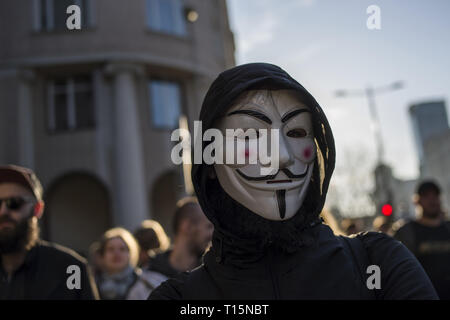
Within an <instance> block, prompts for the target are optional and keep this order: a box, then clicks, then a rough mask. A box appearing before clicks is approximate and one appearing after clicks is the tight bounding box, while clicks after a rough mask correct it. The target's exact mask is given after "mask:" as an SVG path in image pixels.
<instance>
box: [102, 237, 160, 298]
mask: <svg viewBox="0 0 450 320" xmlns="http://www.w3.org/2000/svg"><path fill="white" fill-rule="evenodd" d="M98 252H99V255H100V259H101V263H102V269H103V270H102V272H101V273H100V274H98V275H97V279H96V281H97V286H98V290H99V293H100V298H101V299H104V300H123V299H127V300H144V299H147V297H148V296H149V294H150V292H151V291H152V290H153V289H154V288H156V287H157V286H158V285H159V284H160V283H161V282H163V281H165V280H166V279H167V278H166V277H165V276H163V275H161V274H160V273H157V272H152V271H147V270H146V271H143V270H141V269H139V268H138V267H137V263H138V260H139V245H138V243H137V241H136V239H135V238H134V237H133V235H132V234H131V233H130V232H129V231H127V230H126V229H123V228H113V229H110V230H108V231H106V232H105V233H104V234H103V236H102V238H101V239H100V241H99V247H98Z"/></svg>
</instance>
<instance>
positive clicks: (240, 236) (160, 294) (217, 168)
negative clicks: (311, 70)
mask: <svg viewBox="0 0 450 320" xmlns="http://www.w3.org/2000/svg"><path fill="white" fill-rule="evenodd" d="M200 120H201V121H202V126H203V130H208V129H210V128H217V129H219V130H220V131H221V132H222V133H224V135H225V140H227V139H229V138H230V137H229V136H228V133H227V131H226V129H239V128H242V129H243V130H247V129H255V130H257V131H258V132H261V133H262V132H263V130H261V129H267V130H274V129H276V130H275V131H270V132H271V135H272V134H275V133H276V132H278V134H279V137H278V140H276V139H275V140H274V141H275V143H274V142H271V148H272V149H273V150H276V146H277V145H276V142H279V143H278V151H279V152H278V155H279V157H278V158H277V157H273V158H271V159H270V163H269V164H268V163H267V162H264V163H263V161H262V160H261V159H260V158H259V157H260V154H259V153H258V162H257V163H256V164H255V163H254V162H253V163H252V162H250V161H247V160H250V157H251V156H252V153H253V152H255V150H254V149H252V146H251V143H250V142H251V140H252V139H255V138H256V139H257V140H259V139H260V138H261V136H260V135H256V137H255V136H253V137H252V136H246V135H244V136H242V135H239V134H238V135H237V136H235V137H234V136H233V137H231V140H233V139H234V140H235V141H237V140H239V139H242V140H243V141H245V144H244V146H245V148H241V149H239V147H238V151H237V154H239V152H241V153H243V154H245V158H246V162H245V164H242V163H241V164H239V162H237V163H234V162H233V163H228V162H225V163H224V164H222V163H223V162H222V163H220V161H219V162H215V163H213V164H206V162H202V163H200V164H199V163H195V162H194V165H193V168H192V181H193V184H194V188H195V191H196V194H197V197H198V200H199V203H200V205H201V207H202V209H203V211H204V213H205V214H206V216H207V217H208V219H210V221H211V222H212V223H213V224H214V234H213V241H212V247H211V249H210V250H209V251H208V252H207V253H206V254H205V256H204V264H203V265H202V266H200V267H198V268H197V269H195V270H193V271H191V272H186V273H183V274H181V275H179V276H177V277H175V278H173V279H169V280H167V281H165V282H164V283H162V284H161V286H159V287H158V288H157V289H155V290H154V291H153V292H152V294H151V295H150V296H149V299H150V300H159V299H164V300H168V299H170V300H171V299H175V300H179V299H189V300H200V299H201V300H203V299H229V300H233V299H261V300H267V299H437V295H436V292H435V290H434V288H433V286H432V285H431V282H430V280H429V279H428V277H427V275H426V274H425V272H424V271H423V269H422V267H421V266H420V264H419V263H418V262H417V260H416V259H415V257H414V256H413V255H412V254H411V253H410V252H409V251H408V250H407V249H406V248H405V247H404V246H403V245H402V244H401V243H400V242H398V241H396V240H394V239H393V238H391V237H389V236H387V235H384V234H381V233H374V232H368V233H361V234H358V235H357V236H356V237H352V238H349V237H339V236H335V235H334V234H333V232H332V231H331V229H330V228H329V227H328V226H327V225H325V224H323V223H322V221H321V220H320V219H319V214H320V212H321V211H322V209H323V206H324V203H325V197H326V194H327V189H328V185H329V182H330V179H331V175H332V173H333V170H334V165H335V147H334V139H333V134H332V131H331V128H330V125H329V123H328V121H327V118H326V116H325V114H324V113H323V110H322V108H321V107H320V106H319V104H318V103H317V102H316V100H315V99H314V98H313V97H312V95H311V94H310V93H309V92H308V91H306V89H305V88H304V87H303V86H301V85H300V84H299V83H298V82H297V81H296V80H294V79H293V78H291V77H290V76H289V75H288V74H287V73H286V72H285V71H284V70H282V69H281V68H279V67H278V66H275V65H272V64H267V63H252V64H245V65H241V66H237V67H234V68H232V69H229V70H227V71H225V72H223V73H221V74H220V75H219V76H218V78H217V79H216V80H215V81H214V82H213V83H212V85H211V87H210V88H209V90H208V92H207V94H206V96H205V99H204V102H203V105H202V109H201V113H200ZM272 132H275V133H272ZM197 139H201V135H199V134H197ZM194 143H200V144H201V146H202V150H205V148H206V147H207V146H208V145H209V144H210V143H211V142H209V141H206V142H201V141H200V142H199V141H198V140H196V141H195V142H194ZM227 148H228V146H227ZM227 152H229V150H228V149H226V150H225V152H224V154H225V155H226V154H227ZM258 152H259V151H258ZM272 156H273V155H271V157H272ZM277 159H278V160H277ZM264 168H265V169H267V168H269V170H262V169H264ZM373 270H375V271H373ZM377 270H378V271H377ZM377 277H378V280H375V281H373V280H374V279H375V278H377Z"/></svg>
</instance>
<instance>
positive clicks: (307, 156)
mask: <svg viewBox="0 0 450 320" xmlns="http://www.w3.org/2000/svg"><path fill="white" fill-rule="evenodd" d="M315 155H316V150H315V149H314V145H313V144H310V143H308V144H307V145H306V146H304V147H303V148H302V149H301V153H300V157H301V159H302V160H303V161H305V162H311V161H312V160H314V157H315Z"/></svg>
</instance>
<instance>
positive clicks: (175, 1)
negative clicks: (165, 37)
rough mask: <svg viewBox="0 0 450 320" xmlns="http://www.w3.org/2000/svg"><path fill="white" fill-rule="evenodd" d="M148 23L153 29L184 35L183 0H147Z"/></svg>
mask: <svg viewBox="0 0 450 320" xmlns="http://www.w3.org/2000/svg"><path fill="white" fill-rule="evenodd" d="M146 1H147V25H148V26H149V27H150V29H152V30H156V31H160V32H165V33H169V34H175V35H179V36H184V35H185V34H186V26H185V19H184V14H183V6H182V4H181V0H146Z"/></svg>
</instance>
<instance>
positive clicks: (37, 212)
mask: <svg viewBox="0 0 450 320" xmlns="http://www.w3.org/2000/svg"><path fill="white" fill-rule="evenodd" d="M42 193H43V191H42V186H41V183H40V182H39V180H38V179H37V177H36V175H35V174H34V173H33V171H31V170H29V169H27V168H23V167H19V166H14V165H8V166H0V300H4V299H14V300H18V299H39V300H41V299H64V300H72V299H77V300H78V299H95V298H97V296H98V295H97V290H96V287H95V284H94V282H93V281H92V277H91V276H90V275H89V274H88V269H87V268H86V263H85V261H84V259H83V258H82V257H80V256H79V255H77V254H76V253H75V252H73V251H72V250H69V249H67V248H64V247H61V246H58V245H55V244H50V243H47V242H45V241H42V240H40V239H39V227H38V219H39V218H41V216H42V214H43V211H44V201H43V200H42ZM74 270H75V271H74ZM72 275H74V277H72V278H71V276H72ZM77 276H79V279H76V278H75V277H77ZM78 280H79V281H78Z"/></svg>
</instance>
